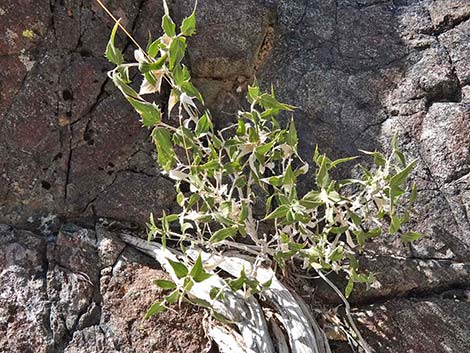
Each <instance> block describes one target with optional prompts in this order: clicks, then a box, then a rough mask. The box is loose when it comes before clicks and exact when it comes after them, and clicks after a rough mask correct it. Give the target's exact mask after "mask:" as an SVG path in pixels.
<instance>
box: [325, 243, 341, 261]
mask: <svg viewBox="0 0 470 353" xmlns="http://www.w3.org/2000/svg"><path fill="white" fill-rule="evenodd" d="M343 253H344V249H343V247H342V246H341V245H340V246H338V247H337V248H336V249H335V250H333V252H332V253H331V254H330V256H328V258H329V259H330V261H341V260H342V259H343Z"/></svg>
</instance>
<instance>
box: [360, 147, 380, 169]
mask: <svg viewBox="0 0 470 353" xmlns="http://www.w3.org/2000/svg"><path fill="white" fill-rule="evenodd" d="M359 151H361V152H362V153H365V154H367V155H369V156H373V157H374V163H375V165H378V166H379V167H385V164H386V163H387V160H386V158H385V156H384V155H383V154H382V153H380V152H377V151H374V152H370V151H364V150H359Z"/></svg>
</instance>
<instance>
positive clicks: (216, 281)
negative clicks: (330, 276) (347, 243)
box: [122, 234, 331, 353]
mask: <svg viewBox="0 0 470 353" xmlns="http://www.w3.org/2000/svg"><path fill="white" fill-rule="evenodd" d="M122 239H123V240H124V241H125V242H126V243H128V244H131V245H133V246H134V247H136V248H137V249H139V250H141V251H142V252H144V253H146V254H148V255H150V256H152V257H153V258H155V259H156V260H157V261H158V262H159V263H160V264H161V265H162V267H163V268H164V269H165V270H166V271H168V273H169V274H170V275H171V276H172V279H173V280H174V281H175V282H178V281H179V280H178V278H177V277H176V275H175V274H174V272H173V269H172V267H171V266H170V265H169V263H168V261H167V259H168V258H169V259H172V260H176V259H177V256H178V252H177V251H175V250H169V249H162V246H161V245H160V244H158V243H154V242H146V241H145V240H142V239H140V238H136V237H133V236H130V235H126V234H123V235H122ZM199 254H201V256H202V259H203V261H204V264H205V265H207V268H208V269H212V271H211V272H212V274H213V275H212V276H211V277H210V278H209V279H208V280H206V281H204V282H202V283H197V284H195V285H194V286H193V288H192V289H191V291H190V294H191V295H194V296H195V297H197V298H199V299H203V300H206V301H208V302H211V303H213V307H214V310H215V311H217V312H218V313H219V314H221V315H223V316H225V317H226V318H227V319H229V320H231V321H234V322H235V323H236V325H237V327H238V330H239V331H240V333H241V335H239V336H240V337H242V338H243V343H244V347H246V349H247V350H245V351H246V352H250V353H251V352H254V353H275V349H274V345H273V342H272V339H271V336H270V333H269V329H268V325H267V323H266V319H265V316H264V313H263V311H262V309H261V305H260V303H259V302H258V301H257V300H256V298H255V297H253V296H250V297H248V298H244V297H243V296H242V295H240V294H239V293H233V292H230V291H226V292H225V294H226V296H225V299H224V301H212V300H211V299H210V296H209V292H210V289H211V288H212V287H222V286H223V283H224V282H223V280H222V278H220V277H219V276H218V275H217V274H215V272H214V270H215V269H217V268H219V269H221V270H223V271H225V272H227V273H228V274H230V275H232V276H234V277H238V276H239V275H240V272H241V270H242V268H244V269H245V272H246V273H247V274H249V275H251V276H253V277H255V278H256V279H257V280H258V281H259V282H260V283H265V282H267V281H271V285H270V287H269V288H268V289H266V290H264V291H263V293H262V297H263V298H264V300H266V301H267V302H268V303H269V306H270V307H271V308H274V310H275V312H276V313H277V316H276V317H277V318H278V320H279V322H280V323H281V324H282V326H283V327H284V329H285V331H286V333H287V337H288V341H289V344H288V346H289V349H290V350H288V351H287V352H291V353H331V350H330V348H329V345H328V341H327V339H326V336H325V334H324V332H323V331H322V330H321V328H320V327H319V326H318V324H317V322H316V321H315V319H314V318H313V316H312V315H311V313H310V311H309V309H308V306H307V305H306V304H305V302H304V301H303V300H302V298H300V297H299V296H297V295H295V294H292V293H291V292H290V291H289V289H287V287H285V286H284V285H283V284H282V283H281V282H280V281H279V280H278V279H277V278H276V276H275V274H274V272H273V271H272V270H271V269H270V268H263V267H257V268H256V271H255V270H254V268H253V262H252V261H250V260H248V259H247V258H246V256H243V258H242V256H240V257H238V256H233V255H231V256H227V255H212V254H208V253H205V252H203V251H201V250H199V249H189V250H187V255H188V256H189V257H191V258H192V259H193V260H194V259H196V258H197V256H199ZM221 327H222V326H214V330H213V331H211V330H209V334H210V335H211V337H212V338H213V339H214V341H216V342H217V340H219V341H220V340H221V339H222V338H223V337H225V338H223V339H226V340H228V341H230V342H232V341H233V342H236V341H237V340H238V341H239V340H240V337H238V336H237V337H235V336H233V335H231V337H230V338H229V337H228V336H230V331H229V330H228V329H227V328H225V329H222V328H221ZM279 331H280V332H281V333H282V330H280V328H279ZM210 332H213V335H215V336H216V337H214V336H212V334H211V333H210ZM274 334H275V335H278V334H279V332H276V333H274ZM278 338H279V339H281V337H280V336H279V337H278ZM217 344H219V342H217ZM221 344H224V343H221ZM233 344H235V343H233ZM228 345H230V343H228ZM279 348H280V349H281V350H279ZM224 349H229V348H228V347H226V348H224ZM237 349H242V348H237ZM245 351H244V350H239V352H245ZM277 351H278V352H285V346H283V345H282V342H281V344H280V346H279V345H278V350H277ZM227 352H230V351H229V350H227Z"/></svg>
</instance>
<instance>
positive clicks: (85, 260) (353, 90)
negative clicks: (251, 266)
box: [0, 0, 470, 353]
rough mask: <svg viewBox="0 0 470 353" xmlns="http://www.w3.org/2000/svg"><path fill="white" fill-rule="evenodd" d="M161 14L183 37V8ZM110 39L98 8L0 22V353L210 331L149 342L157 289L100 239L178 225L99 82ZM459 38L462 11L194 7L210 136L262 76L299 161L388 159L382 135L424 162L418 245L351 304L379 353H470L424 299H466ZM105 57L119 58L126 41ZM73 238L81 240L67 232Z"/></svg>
mask: <svg viewBox="0 0 470 353" xmlns="http://www.w3.org/2000/svg"><path fill="white" fill-rule="evenodd" d="M169 4H170V7H171V8H172V10H173V12H174V14H175V18H176V19H177V20H178V21H180V20H181V19H182V18H183V17H184V16H185V15H187V14H188V13H189V12H190V11H191V9H192V6H193V2H192V1H191V0H184V1H169ZM107 5H108V6H109V7H110V9H111V10H112V11H113V13H115V14H116V16H117V17H122V22H123V24H124V25H125V26H126V27H127V28H128V29H129V30H130V31H132V32H133V33H134V34H135V36H136V38H137V39H138V40H139V41H140V42H141V43H145V42H146V40H147V34H148V31H149V30H150V31H151V32H153V33H155V34H157V33H159V32H160V31H161V30H160V28H159V27H160V17H161V15H162V13H163V11H162V6H161V1H159V0H139V1H130V0H116V1H109V2H107ZM111 27H112V21H111V20H110V19H109V18H108V17H107V16H106V15H105V14H104V13H103V11H102V10H101V9H100V7H99V6H98V5H97V4H96V2H94V1H91V2H89V1H59V0H52V1H50V2H44V1H37V0H21V1H20V2H18V1H13V0H5V1H3V2H2V3H1V4H0V31H1V33H3V34H4V35H3V36H0V64H1V65H2V70H1V72H0V169H1V171H0V222H3V223H6V224H10V225H13V226H14V228H8V227H7V226H5V227H3V226H2V228H1V229H0V235H1V238H0V264H1V265H2V266H1V267H0V270H1V271H2V272H1V275H0V301H1V303H0V304H1V305H0V308H1V309H0V331H1V332H0V351H8V352H10V351H11V352H29V351H38V352H62V351H66V352H88V351H90V352H115V351H116V352H117V351H123V352H134V351H140V350H153V351H157V352H159V351H161V352H179V351H184V352H191V351H194V352H199V351H202V350H203V347H204V346H205V344H206V342H205V340H204V338H203V333H202V331H201V326H200V325H199V323H200V321H201V320H202V313H197V312H192V311H191V310H192V309H189V308H187V309H185V311H184V315H183V316H182V317H181V318H178V317H176V316H175V315H173V314H171V313H168V315H167V314H165V315H167V316H162V317H161V318H159V319H154V321H151V322H147V323H141V321H140V319H141V317H142V315H143V313H144V311H145V309H146V307H147V306H148V305H149V304H150V303H151V301H152V300H154V299H155V298H157V297H158V296H159V295H160V293H159V292H158V291H157V290H156V289H154V288H152V287H151V286H149V285H148V283H149V281H148V280H149V278H153V277H155V276H160V275H161V272H159V271H158V270H157V269H155V268H153V264H152V263H151V262H149V261H148V259H146V258H145V257H143V256H141V255H138V254H136V253H134V252H132V251H131V250H129V249H125V248H124V245H123V244H122V243H120V242H119V241H117V240H116V239H115V236H113V233H112V232H110V231H108V230H106V229H105V228H103V226H101V225H100V223H99V222H98V221H99V219H100V218H101V219H106V220H105V222H109V223H111V224H113V227H114V226H115V225H116V224H118V223H116V221H119V222H121V223H123V224H126V225H127V226H130V225H135V224H137V227H140V228H141V227H142V226H143V224H144V223H145V222H146V220H147V217H148V214H149V213H150V212H154V213H155V214H157V215H158V214H160V213H161V212H162V210H166V211H171V209H172V208H174V207H175V205H174V192H173V190H172V188H171V185H170V182H169V181H167V180H166V179H165V178H164V177H163V176H162V175H161V174H160V172H159V171H158V170H157V169H156V168H155V153H154V148H153V146H152V145H151V144H150V143H149V141H148V140H149V139H148V132H147V131H146V130H144V129H142V128H141V126H140V125H141V124H140V123H139V122H138V119H137V117H136V115H135V113H133V112H132V110H131V109H130V108H129V106H128V104H127V103H126V102H125V101H124V100H123V99H122V97H121V95H120V93H119V92H117V91H116V89H115V88H114V87H113V85H112V84H111V83H110V82H109V81H108V80H107V78H106V74H105V72H106V70H107V69H109V68H110V65H109V64H108V63H107V62H106V60H105V59H104V58H103V55H102V53H103V50H104V48H105V45H106V41H107V37H108V35H109V32H110V29H111ZM469 36H470V4H469V2H468V1H465V0H423V1H413V0H399V1H388V0H338V1H333V0H325V1H323V0H322V1H320V0H255V1H245V0H244V1H232V0H230V1H223V2H220V1H214V0H210V1H209V0H208V1H204V2H200V4H199V8H198V34H197V36H196V37H194V38H193V39H191V40H190V41H189V53H188V57H187V63H188V65H189V66H190V67H191V69H192V72H193V76H194V78H195V83H196V84H197V86H198V87H200V89H201V90H202V91H203V93H204V94H205V95H206V101H207V102H208V103H209V105H210V106H211V108H212V109H213V113H214V116H215V117H216V122H217V124H218V125H224V124H226V123H227V122H228V121H230V119H233V113H234V112H236V111H237V110H238V109H240V107H242V106H243V104H244V102H243V99H242V97H243V96H244V93H245V89H246V85H247V84H248V83H250V82H251V81H252V80H253V79H254V78H255V77H256V78H257V79H258V81H259V82H260V84H261V85H262V86H263V87H265V88H269V86H270V85H271V83H273V85H274V87H275V89H276V92H277V96H278V97H279V98H280V99H281V100H284V101H286V102H288V103H290V104H293V105H296V106H298V110H297V111H296V112H295V114H294V118H295V119H296V123H297V126H298V131H299V135H300V151H301V153H302V155H303V156H304V157H305V158H306V160H310V159H311V158H310V156H311V154H312V151H313V148H314V146H315V144H319V146H320V148H321V150H322V151H324V152H326V153H328V154H329V155H331V156H332V157H339V156H347V155H356V154H357V149H359V148H362V149H386V146H387V145H388V141H389V139H390V137H391V135H392V134H393V132H398V135H399V136H398V137H399V143H400V145H401V147H402V149H403V150H404V151H405V152H406V153H407V155H408V156H409V158H410V159H412V158H416V159H417V168H416V170H415V171H414V173H413V178H414V180H415V181H416V183H417V186H418V189H419V194H418V202H417V215H416V217H415V218H414V224H412V225H411V227H412V228H414V229H417V230H419V231H421V232H423V233H424V234H425V235H426V237H425V238H424V239H422V240H420V241H419V242H417V243H415V244H413V245H411V246H410V247H403V246H401V245H398V244H397V242H396V240H395V239H393V238H391V239H389V240H387V241H384V242H382V243H380V244H377V245H375V246H374V247H372V250H373V252H374V254H375V255H378V258H377V259H376V260H375V261H370V259H368V258H367V257H364V259H363V260H362V261H363V263H364V266H366V267H367V268H369V269H371V270H373V271H376V272H377V277H378V279H379V282H380V286H379V285H376V286H375V287H374V288H372V289H371V290H370V291H369V292H364V290H363V288H361V287H360V286H358V290H357V292H356V294H355V297H353V298H352V300H353V302H355V303H356V304H355V305H357V306H359V308H358V312H357V317H358V318H359V319H360V320H362V321H363V322H364V324H361V329H362V330H363V331H364V334H365V335H366V336H367V337H368V338H369V341H370V343H371V344H372V345H373V346H374V347H375V348H376V350H377V351H378V352H388V351H390V352H409V353H418V352H451V351H452V352H464V351H467V350H469V343H468V342H469V341H468V336H470V332H469V330H468V327H469V325H468V319H467V318H468V316H469V315H468V312H467V311H468V301H465V300H463V299H460V300H459V301H457V300H455V299H452V300H451V299H449V298H447V297H446V298H444V297H443V296H439V295H435V294H436V293H449V292H448V291H449V290H452V289H459V290H460V289H461V290H465V289H468V283H469V277H468V273H469V272H468V271H469V269H468V266H469V265H468V264H469V263H470V223H469V216H468V215H469V214H470V206H469V205H470V191H469V185H470V183H469V179H468V178H469V164H470V163H469V146H470V140H469V136H470V130H469V125H470V124H469V122H470V111H469V104H470V89H469V87H470V86H469V85H470V70H469V67H470V61H469V45H470V44H469V43H470V41H469ZM117 40H118V45H120V46H121V47H124V48H126V51H125V52H126V55H131V54H132V46H131V45H130V43H129V41H128V40H127V39H126V38H125V37H123V36H122V34H121V33H119V35H118V39H117ZM157 103H159V102H158V101H157ZM343 173H346V174H347V173H349V171H348V170H343ZM300 186H301V188H306V187H309V186H310V182H309V181H308V180H307V181H305V182H304V183H303V184H301V185H300ZM70 220H73V221H74V222H75V224H80V225H81V227H80V226H77V225H67V226H64V224H66V223H67V222H68V221H70ZM97 222H98V223H97ZM113 222H114V223H113ZM111 228H112V227H111ZM21 229H29V230H30V231H33V233H31V232H30V231H27V230H21ZM59 230H60V231H59ZM123 249H124V250H123ZM337 280H338V283H339V284H341V283H342V282H341V279H337ZM305 285H306V286H307V287H310V288H312V287H313V289H314V290H315V291H316V294H317V297H318V298H322V300H323V301H324V302H329V303H337V301H336V300H331V298H332V296H331V294H329V292H327V291H323V289H324V288H322V287H321V286H317V285H316V284H315V283H314V282H313V283H312V282H307V283H305ZM322 291H323V292H322ZM139 293H140V294H139ZM309 293H310V294H311V292H309ZM322 293H323V294H322ZM310 294H309V295H310ZM322 296H323V297H322ZM396 296H399V297H400V298H399V299H396V300H391V299H392V298H394V297H396ZM121 298H122V299H121ZM410 298H414V299H410ZM376 301H380V302H383V304H371V306H370V307H364V306H363V305H366V304H368V303H374V302H376ZM365 302H367V303H365ZM368 312H371V313H373V314H374V315H373V316H372V317H371V316H368V314H367V313H368ZM374 320H375V321H374ZM130 332H131V333H132V334H130ZM175 332H176V333H175ZM174 333H175V334H174ZM385 333H386V336H384V334H385ZM13 337H15V339H13ZM169 337H170V338H171V339H169ZM173 337H176V338H177V339H173ZM178 345H182V346H178ZM338 349H339V348H338ZM337 351H338V352H339V350H337ZM344 351H345V350H342V352H344ZM346 351H347V350H346Z"/></svg>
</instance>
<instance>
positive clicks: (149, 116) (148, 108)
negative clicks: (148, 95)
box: [126, 96, 162, 128]
mask: <svg viewBox="0 0 470 353" xmlns="http://www.w3.org/2000/svg"><path fill="white" fill-rule="evenodd" d="M126 98H127V100H128V101H129V103H131V105H132V107H134V109H135V110H136V111H137V113H139V114H140V116H141V117H142V124H143V125H144V126H145V127H147V128H151V127H153V126H155V125H157V124H159V123H160V122H161V120H162V113H161V112H160V108H159V107H158V105H156V104H155V103H149V102H145V101H141V100H137V99H135V98H132V97H129V96H128V97H126Z"/></svg>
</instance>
